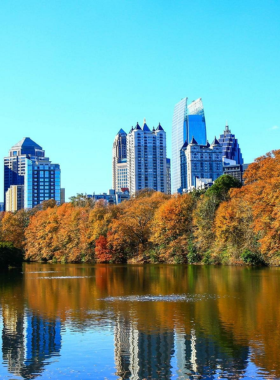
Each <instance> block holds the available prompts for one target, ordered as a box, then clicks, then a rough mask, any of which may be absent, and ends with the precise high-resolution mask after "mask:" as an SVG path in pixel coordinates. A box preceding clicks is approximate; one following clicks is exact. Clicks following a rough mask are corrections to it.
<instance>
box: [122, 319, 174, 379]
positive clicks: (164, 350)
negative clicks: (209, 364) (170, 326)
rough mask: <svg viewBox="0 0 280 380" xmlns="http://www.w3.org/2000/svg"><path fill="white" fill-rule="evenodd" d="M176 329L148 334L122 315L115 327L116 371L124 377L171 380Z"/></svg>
mask: <svg viewBox="0 0 280 380" xmlns="http://www.w3.org/2000/svg"><path fill="white" fill-rule="evenodd" d="M173 354H174V332H173V331H162V332H161V331H158V332H154V333H152V332H150V333H145V332H142V331H139V330H138V329H137V326H136V325H133V324H132V323H129V322H127V321H125V320H124V319H123V318H122V317H119V318H118V320H117V323H116V327H115V362H116V369H117V371H116V374H117V375H118V376H120V377H121V378H122V379H151V378H152V379H157V378H164V379H169V378H170V376H171V374H172V372H171V368H172V366H171V358H172V356H173Z"/></svg>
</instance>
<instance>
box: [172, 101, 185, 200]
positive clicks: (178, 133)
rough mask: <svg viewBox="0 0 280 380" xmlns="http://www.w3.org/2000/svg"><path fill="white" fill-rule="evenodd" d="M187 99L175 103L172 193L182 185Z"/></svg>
mask: <svg viewBox="0 0 280 380" xmlns="http://www.w3.org/2000/svg"><path fill="white" fill-rule="evenodd" d="M187 100H188V98H184V99H182V100H181V101H180V102H179V103H177V104H176V105H175V108H174V114H173V121H172V193H176V192H177V191H178V189H180V187H181V171H180V150H181V148H182V146H183V144H184V142H185V141H186V140H187V122H188V121H187V112H188V107H187Z"/></svg>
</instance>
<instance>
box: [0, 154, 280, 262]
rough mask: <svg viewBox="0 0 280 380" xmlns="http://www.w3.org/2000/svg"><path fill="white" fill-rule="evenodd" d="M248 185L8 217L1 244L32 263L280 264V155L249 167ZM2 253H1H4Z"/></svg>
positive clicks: (1, 223) (227, 181)
mask: <svg viewBox="0 0 280 380" xmlns="http://www.w3.org/2000/svg"><path fill="white" fill-rule="evenodd" d="M244 177H245V185H244V186H241V183H240V182H239V181H238V180H237V179H235V178H233V177H231V176H228V175H223V176H221V177H220V178H218V179H217V180H216V181H215V184H214V185H213V186H212V187H210V188H209V189H208V190H206V191H194V192H192V193H189V194H183V195H173V196H170V195H166V194H163V193H159V192H155V191H152V190H148V189H147V190H144V191H141V192H139V193H137V194H136V195H135V196H133V197H132V198H131V199H130V200H128V201H124V202H122V203H121V204H119V205H115V206H114V205H108V204H106V203H105V202H104V201H102V200H99V201H97V202H92V200H87V199H86V198H85V197H84V196H83V195H81V194H80V195H78V196H77V197H72V198H71V202H69V203H65V204H63V205H61V206H56V204H55V202H54V201H53V200H50V201H45V202H44V203H43V204H42V205H41V206H40V207H37V208H35V209H32V210H28V211H26V210H20V211H18V212H16V213H10V212H5V213H1V215H0V241H1V242H6V243H12V244H13V246H14V247H15V248H18V249H21V250H22V251H23V252H24V257H25V259H26V260H31V261H52V262H54V263H55V262H104V263H122V262H150V263H157V262H164V263H204V264H234V265H239V264H264V265H279V263H280V150H275V151H272V152H269V153H267V154H266V155H265V156H262V157H259V158H257V159H256V160H255V162H254V163H252V164H251V165H249V167H248V169H247V170H246V173H245V175H244ZM0 254H1V253H0Z"/></svg>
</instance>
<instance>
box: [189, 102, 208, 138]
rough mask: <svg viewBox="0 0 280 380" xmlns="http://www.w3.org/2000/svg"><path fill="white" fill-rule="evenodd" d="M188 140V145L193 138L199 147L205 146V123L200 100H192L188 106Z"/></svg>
mask: <svg viewBox="0 0 280 380" xmlns="http://www.w3.org/2000/svg"><path fill="white" fill-rule="evenodd" d="M187 120H188V138H187V142H188V143H189V142H190V141H191V140H192V138H193V137H194V138H195V140H196V142H197V143H198V144H199V145H206V141H207V136H206V121H205V115H204V107H203V103H202V99H201V98H199V99H197V100H194V101H193V102H192V103H191V104H190V105H189V106H188V118H187Z"/></svg>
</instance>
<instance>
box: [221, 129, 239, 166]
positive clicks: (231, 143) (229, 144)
mask: <svg viewBox="0 0 280 380" xmlns="http://www.w3.org/2000/svg"><path fill="white" fill-rule="evenodd" d="M219 143H220V144H221V145H222V147H223V157H224V158H225V159H228V160H233V161H235V164H237V165H243V157H242V153H241V150H240V147H239V144H238V140H237V139H236V138H235V135H234V134H232V133H231V130H230V129H229V126H228V125H226V126H225V130H224V133H223V134H222V135H220V138H219Z"/></svg>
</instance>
